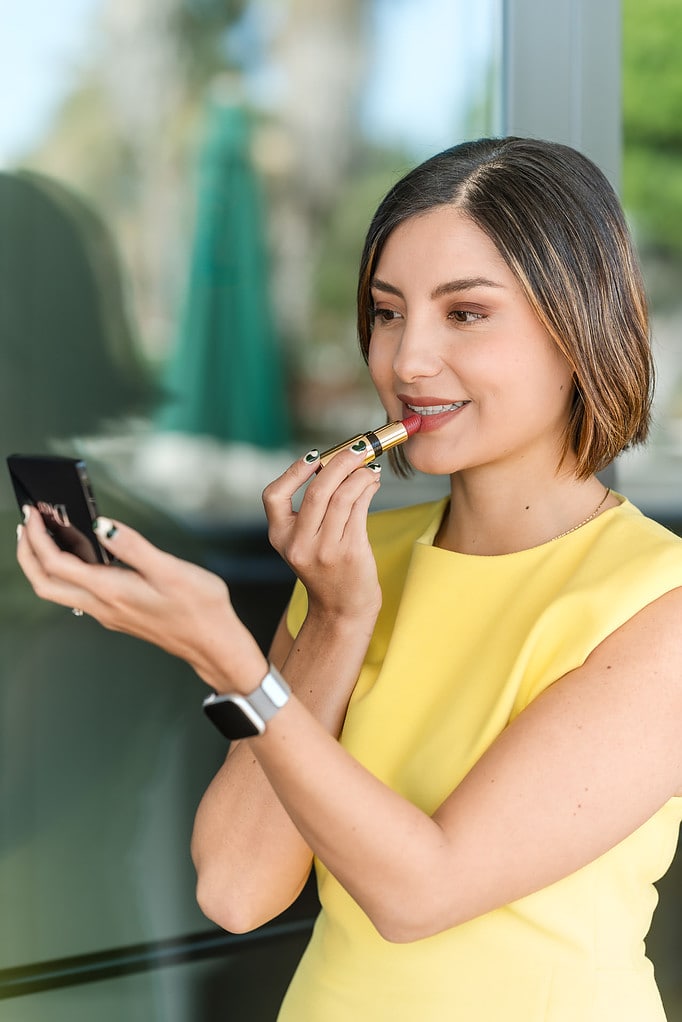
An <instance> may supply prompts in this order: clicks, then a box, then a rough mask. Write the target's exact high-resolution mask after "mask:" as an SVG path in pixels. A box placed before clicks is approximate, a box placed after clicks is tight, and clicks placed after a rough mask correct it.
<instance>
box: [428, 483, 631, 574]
mask: <svg viewBox="0 0 682 1022" xmlns="http://www.w3.org/2000/svg"><path fill="white" fill-rule="evenodd" d="M450 491H451V500H450V506H449V509H448V512H447V514H446V516H445V518H444V520H443V523H442V525H441V528H440V530H439V532H438V535H437V537H436V541H435V542H436V546H440V547H443V548H444V549H447V550H456V551H458V552H459V553H464V554H478V555H481V556H486V555H487V556H493V555H499V554H509V553H516V552H518V551H519V550H527V549H529V548H531V547H534V546H539V545H540V544H542V543H548V542H549V541H550V540H553V539H556V538H558V537H559V536H562V535H564V534H565V533H567V532H570V531H573V530H574V529H576V528H578V527H580V526H581V525H583V524H586V520H592V519H593V518H596V517H597V515H598V514H600V513H601V512H602V511H605V510H607V509H608V508H609V507H614V506H616V505H617V504H618V500H617V498H616V497H614V496H613V494H611V493H610V492H609V493H608V494H607V489H606V487H605V486H604V484H603V483H602V482H601V481H600V480H599V479H597V478H596V476H590V477H589V478H588V479H577V478H576V477H575V475H574V473H573V472H572V471H570V470H569V471H566V469H563V470H562V472H561V473H559V474H555V475H551V476H550V475H545V476H544V477H542V476H538V477H535V478H531V477H530V476H527V477H526V478H525V479H524V478H520V477H519V476H518V475H517V474H515V475H514V476H508V477H507V478H505V477H504V474H503V473H501V472H495V471H492V470H490V471H486V470H484V469H476V470H475V471H464V472H458V473H456V474H455V475H453V476H452V477H451V483H450Z"/></svg>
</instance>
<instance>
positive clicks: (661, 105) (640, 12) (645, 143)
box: [623, 0, 682, 261]
mask: <svg viewBox="0 0 682 1022" xmlns="http://www.w3.org/2000/svg"><path fill="white" fill-rule="evenodd" d="M680 39H682V3H680V0H623V131H624V142H625V146H624V154H623V199H624V202H625V206H626V208H627V209H628V212H629V214H630V216H631V217H632V219H633V222H634V226H635V231H636V234H637V239H638V242H639V245H640V247H641V248H642V250H643V251H644V252H649V253H653V254H659V255H665V256H668V257H672V258H674V259H675V260H676V261H682V172H681V168H682V117H681V116H680V111H682V59H681V57H682V53H681V51H680Z"/></svg>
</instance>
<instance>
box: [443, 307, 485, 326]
mask: <svg viewBox="0 0 682 1022" xmlns="http://www.w3.org/2000/svg"><path fill="white" fill-rule="evenodd" d="M448 316H449V318H450V319H454V320H455V322H456V323H476V322H477V321H478V320H479V319H485V317H484V315H483V313H482V312H471V310H470V309H453V310H452V312H450V313H448Z"/></svg>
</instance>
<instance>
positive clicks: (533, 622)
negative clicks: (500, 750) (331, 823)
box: [278, 498, 682, 1022]
mask: <svg viewBox="0 0 682 1022" xmlns="http://www.w3.org/2000/svg"><path fill="white" fill-rule="evenodd" d="M445 508H446V501H439V502H437V503H432V504H425V505H419V506H417V507H412V508H406V509H400V510H396V511H388V512H380V513H378V514H376V515H372V516H370V526H369V528H370V536H371V540H372V545H373V549H374V551H375V555H376V558H377V565H378V567H379V573H380V579H381V584H382V590H383V594H384V603H383V607H382V611H381V614H380V617H379V620H378V622H377V626H376V629H375V632H374V636H373V638H372V641H371V644H370V647H369V649H368V652H367V657H366V661H365V664H364V666H363V669H362V672H361V674H360V677H359V679H358V682H357V686H356V688H355V691H354V693H353V697H352V699H351V702H350V705H349V709H348V715H347V719H346V723H345V725H344V729H343V734H342V736H341V742H342V744H343V745H344V747H345V748H347V749H348V751H349V752H350V753H351V754H352V755H353V756H355V757H356V758H357V759H358V760H360V761H361V762H362V763H363V764H364V765H365V766H366V767H367V768H368V769H369V770H371V771H372V772H373V773H374V774H376V775H377V776H378V777H380V778H381V779H382V780H383V781H385V783H386V784H388V785H390V787H391V788H394V789H395V790H396V791H399V792H400V793H401V794H402V795H404V796H405V797H406V798H408V799H410V800H411V801H412V802H414V803H416V804H417V805H419V806H421V807H422V808H423V809H424V810H425V811H426V812H428V813H431V812H433V811H434V810H435V808H436V807H437V806H438V805H439V804H440V803H441V802H442V801H443V799H444V798H446V796H447V795H448V794H449V793H450V792H451V791H452V790H453V788H455V787H456V786H457V784H458V783H459V781H460V780H461V779H462V778H463V777H464V776H465V775H466V773H467V772H468V771H469V769H470V768H471V766H472V765H473V764H474V763H475V762H476V761H477V760H478V759H479V758H480V756H481V755H482V754H483V752H484V751H485V750H486V749H487V748H488V746H489V745H490V744H491V743H492V742H493V741H494V739H495V738H496V736H497V735H499V734H500V732H501V731H502V730H503V729H504V727H505V726H506V725H507V724H508V723H509V721H510V720H511V719H513V718H514V717H515V716H516V715H517V714H518V713H520V712H521V711H522V710H523V709H524V707H526V706H527V705H528V704H529V703H530V702H531V700H533V699H534V698H535V697H536V696H537V695H538V694H539V693H540V692H542V691H543V689H545V688H546V687H547V686H548V685H551V684H552V682H553V681H555V680H556V679H557V678H559V677H561V676H562V675H563V674H565V673H566V672H567V671H570V670H572V669H573V668H576V667H578V666H580V665H581V664H582V663H583V662H584V661H585V659H586V657H587V656H588V654H589V653H590V651H591V650H592V649H594V648H595V646H597V644H598V643H599V642H601V641H602V640H603V639H604V638H605V637H606V636H607V635H609V634H610V633H611V632H613V631H614V629H616V628H618V627H619V626H620V625H621V624H623V623H624V622H625V621H626V620H627V619H628V618H630V617H631V616H632V615H633V614H635V613H636V612H637V611H638V610H640V609H641V608H642V607H644V606H645V605H646V604H648V603H650V602H651V601H652V600H655V599H656V598H657V597H658V596H661V595H662V594H663V593H665V592H668V591H670V590H671V589H674V588H676V587H677V586H680V585H682V540H680V539H679V538H678V537H676V536H674V535H673V534H672V533H670V532H668V531H667V530H665V529H664V528H662V527H661V526H660V525H658V524H656V523H655V522H653V521H651V520H650V519H647V518H645V517H644V516H643V515H642V514H641V513H640V512H639V511H638V510H637V509H636V508H635V507H634V506H633V505H632V504H631V503H630V502H629V501H627V500H625V499H624V498H621V504H620V506H619V507H617V508H613V509H611V510H608V511H606V512H604V513H603V514H602V515H600V516H599V517H598V518H596V519H595V520H594V521H592V522H590V523H588V524H587V525H585V526H583V527H581V528H580V529H578V530H577V531H575V532H573V533H570V534H569V535H567V536H564V537H563V538H561V539H558V540H554V541H552V542H550V543H546V544H543V545H542V546H538V547H534V548H532V549H530V550H524V551H521V552H519V553H514V554H508V555H502V556H496V557H481V556H471V555H463V554H458V553H452V552H450V551H446V550H442V549H439V548H437V547H434V546H433V539H434V536H435V534H436V531H437V529H438V526H439V524H440V522H441V519H442V516H443V513H444V511H445ZM305 613H306V597H305V591H304V589H303V588H302V587H301V586H300V585H298V586H297V588H296V590H295V592H294V596H293V598H292V603H291V607H290V611H289V617H288V621H289V628H290V630H291V632H292V634H294V635H295V634H296V632H297V630H298V628H299V627H300V625H301V623H302V621H303V619H304V617H305ZM653 684H654V681H653V679H652V685H653ZM652 698H655V692H654V691H652ZM681 819H682V799H679V798H676V799H672V800H671V801H670V802H668V803H667V804H666V805H665V806H664V807H663V808H662V809H661V810H660V811H659V812H657V813H656V814H655V815H654V816H653V817H652V818H651V819H650V820H649V821H648V822H647V823H645V824H644V825H643V826H642V827H640V828H639V829H638V830H637V831H635V833H633V834H631V835H630V836H629V837H628V838H627V839H626V840H624V841H623V842H621V843H620V844H619V845H617V846H616V847H615V848H613V849H611V850H610V851H609V852H608V853H606V854H605V855H603V856H601V857H600V858H599V859H597V860H595V861H594V862H592V863H590V864H589V865H588V866H586V867H584V868H583V869H580V870H579V871H577V872H576V873H574V874H572V875H571V876H569V877H567V878H566V879H564V880H561V881H559V882H558V883H555V884H553V885H551V886H550V887H547V888H545V889H544V890H542V891H539V892H538V893H536V894H533V895H530V896H529V897H526V898H523V899H521V900H519V901H517V902H514V903H512V904H510V905H507V906H505V907H503V908H500V909H497V910H495V911H493V912H489V913H487V914H486V915H484V916H480V917H479V918H477V919H474V920H472V921H471V922H467V923H464V924H462V925H460V926H457V927H454V928H453V929H451V930H447V931H445V932H443V933H440V934H437V935H436V936H433V937H428V938H426V939H424V940H419V941H415V942H413V943H411V944H391V943H389V942H387V941H385V940H383V939H382V938H381V937H380V936H379V935H378V934H377V932H376V930H375V929H374V927H373V926H372V924H371V923H370V922H369V920H368V919H367V917H366V916H365V914H364V913H363V912H362V910H361V909H360V908H359V907H358V906H357V905H356V904H355V902H353V900H352V899H351V898H350V897H349V896H348V894H346V892H345V891H344V889H343V888H342V887H341V886H340V884H339V883H337V881H336V880H335V879H334V877H332V876H331V875H330V874H329V872H328V871H327V870H326V869H325V868H324V866H323V865H322V864H321V863H320V862H318V861H316V863H315V869H316V872H317V879H318V887H319V893H320V900H321V904H322V911H321V913H320V916H319V918H318V920H317V922H316V925H315V929H314V932H313V935H312V937H311V940H310V944H309V946H308V948H307V950H306V952H305V954H304V956H303V958H302V961H301V963H300V965H299V968H298V970H297V972H296V974H295V976H294V978H293V980H292V983H291V985H290V988H289V991H288V993H287V995H286V997H285V1000H284V1003H283V1005H282V1008H281V1011H280V1014H279V1019H278V1022H445V1020H457V1022H502V1020H504V1022H662V1020H664V1018H665V1015H664V1012H663V1007H662V1005H661V1001H660V997H659V994H658V991H657V988H656V984H655V980H654V975H653V967H652V965H651V963H650V962H649V960H648V959H647V958H646V955H645V947H644V937H645V935H646V933H647V931H648V929H649V925H650V922H651V917H652V913H653V910H654V907H655V905H656V897H657V896H656V892H655V889H654V887H653V886H652V885H653V882H654V881H655V880H657V879H659V878H660V877H661V876H662V875H663V874H664V873H665V871H666V870H667V868H668V866H669V865H670V862H671V860H672V857H673V854H674V852H675V847H676V843H677V836H678V830H679V824H680V820H681Z"/></svg>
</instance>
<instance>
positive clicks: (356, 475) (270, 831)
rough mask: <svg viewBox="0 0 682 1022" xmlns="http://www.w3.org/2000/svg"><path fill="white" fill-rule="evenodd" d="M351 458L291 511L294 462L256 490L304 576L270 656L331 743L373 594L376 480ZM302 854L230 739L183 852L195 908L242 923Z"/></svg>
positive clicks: (278, 541)
mask: <svg viewBox="0 0 682 1022" xmlns="http://www.w3.org/2000/svg"><path fill="white" fill-rule="evenodd" d="M344 459H345V460H344ZM356 465H357V459H356V458H355V456H354V455H353V454H350V455H345V456H344V458H343V459H338V460H337V461H336V463H335V464H334V465H333V466H332V465H330V466H329V471H327V468H325V471H324V473H323V475H322V476H320V477H318V478H316V479H314V480H312V481H311V482H310V484H309V486H308V490H307V492H306V495H305V498H304V500H303V502H302V504H301V508H300V510H299V511H298V512H294V511H293V508H292V505H291V496H292V494H293V493H294V492H295V491H296V489H298V487H299V486H300V482H301V479H300V473H301V463H296V464H294V465H293V466H292V468H291V469H290V470H289V471H288V472H287V473H284V475H283V476H282V477H281V478H280V479H278V480H276V481H275V482H274V483H273V484H271V485H270V486H269V487H268V488H267V490H266V491H265V493H264V494H263V501H264V504H265V507H266V510H267V513H268V521H269V526H270V533H269V534H270V539H271V542H272V543H273V546H275V548H276V549H277V550H279V552H280V553H281V554H282V556H283V557H284V558H285V559H286V560H287V562H288V563H289V565H290V566H291V567H292V568H293V570H294V571H295V573H296V574H297V575H298V576H299V577H301V578H303V579H304V580H305V581H306V583H307V591H308V605H309V607H308V614H307V616H306V620H305V622H304V623H303V626H302V628H301V629H300V631H299V633H298V635H297V637H296V640H295V641H294V640H293V639H292V637H291V635H290V634H289V632H288V630H287V627H286V621H285V619H284V618H283V619H282V621H281V622H280V624H279V627H278V629H277V632H276V634H275V638H274V640H273V644H272V646H271V649H270V654H269V658H270V660H271V661H272V662H273V663H274V664H275V666H276V667H277V668H278V669H280V670H281V671H282V672H283V673H284V674H285V676H286V678H287V681H288V683H289V685H290V686H291V688H292V690H293V691H294V693H295V694H296V696H297V698H298V700H299V702H300V704H301V705H302V706H303V707H305V709H306V711H307V713H308V714H309V715H310V716H311V717H312V718H313V719H314V720H315V721H316V722H317V723H318V725H319V726H320V727H321V728H322V729H323V730H324V732H325V733H327V734H328V735H330V736H332V738H334V739H335V738H337V737H338V735H339V734H340V731H341V728H342V726H343V721H344V718H345V714H346V708H347V705H348V700H349V698H350V694H351V692H352V690H353V686H354V684H355V681H356V680H357V677H358V674H359V672H360V668H361V667H362V662H363V659H364V655H365V652H366V649H367V644H368V642H369V639H370V636H371V634H372V630H373V627H374V623H375V620H376V614H377V613H378V610H379V606H380V602H381V593H380V590H379V587H378V580H377V576H376V565H375V563H374V558H373V556H372V553H371V550H370V548H369V543H368V540H367V531H366V520H367V511H368V506H369V502H370V500H371V498H372V496H373V495H374V493H375V492H376V489H377V485H378V477H377V475H376V474H375V473H372V472H367V471H364V470H363V471H355V472H353V471H352V470H353V469H354V468H355V467H356ZM307 471H308V472H310V471H311V470H310V469H309V468H308V469H307ZM264 673H265V666H264V669H263V672H262V674H264ZM313 769H314V767H313ZM312 855H313V853H312V851H311V849H310V847H309V845H308V844H307V842H306V841H305V839H304V838H302V836H301V834H300V833H299V831H298V830H297V828H296V827H295V825H294V824H293V823H292V821H291V819H290V817H289V815H288V814H287V812H286V811H285V810H284V809H283V807H282V805H281V803H280V801H279V799H278V797H277V795H276V793H275V791H274V790H273V787H272V785H271V784H270V782H269V781H268V779H267V777H266V775H265V774H264V772H263V770H262V767H261V766H260V764H259V762H258V760H257V759H256V757H255V756H254V753H253V748H252V747H251V744H250V742H248V741H242V742H238V743H235V745H234V746H233V747H232V749H231V750H230V754H229V755H228V757H227V759H226V761H225V764H224V765H223V767H222V769H221V770H220V771H219V772H218V774H217V775H216V777H215V778H214V780H213V782H212V783H211V785H210V786H209V788H208V790H207V792H206V794H205V795H204V798H203V799H202V802H201V804H200V806H199V810H198V812H197V816H196V820H195V827H194V834H193V838H192V856H193V860H194V864H195V867H196V870H197V875H198V885H197V899H198V901H199V904H200V905H201V908H202V910H203V911H204V912H205V914H206V915H207V916H209V917H210V918H211V919H213V920H214V921H215V922H217V923H219V925H221V926H223V927H224V928H225V929H227V930H231V931H233V932H242V931H244V930H250V929H253V928H255V927H256V926H258V925H260V924H261V923H263V922H265V921H267V920H268V919H270V918H272V917H273V916H275V915H277V914H279V913H280V912H282V911H283V910H284V909H285V908H287V907H288V905H289V904H291V902H292V901H293V900H294V899H295V898H296V896H297V895H298V894H299V893H300V891H301V889H302V887H303V885H304V884H305V881H306V879H307V877H308V874H309V872H310V867H311V863H312Z"/></svg>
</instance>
